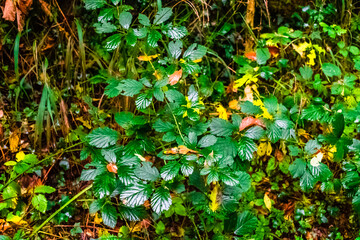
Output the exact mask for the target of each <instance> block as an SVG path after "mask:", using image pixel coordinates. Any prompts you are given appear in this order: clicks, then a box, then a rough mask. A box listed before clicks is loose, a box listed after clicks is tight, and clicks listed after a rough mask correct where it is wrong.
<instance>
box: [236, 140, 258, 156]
mask: <svg viewBox="0 0 360 240" xmlns="http://www.w3.org/2000/svg"><path fill="white" fill-rule="evenodd" d="M256 149H257V147H256V144H255V143H254V141H253V140H252V139H250V138H248V137H242V138H241V140H240V142H239V144H238V155H239V157H240V158H241V159H242V160H247V161H251V159H252V158H253V156H254V152H255V151H256Z"/></svg>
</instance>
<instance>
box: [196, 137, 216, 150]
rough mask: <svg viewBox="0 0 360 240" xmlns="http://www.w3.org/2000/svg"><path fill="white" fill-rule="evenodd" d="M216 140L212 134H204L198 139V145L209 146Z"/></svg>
mask: <svg viewBox="0 0 360 240" xmlns="http://www.w3.org/2000/svg"><path fill="white" fill-rule="evenodd" d="M216 140H217V138H216V137H215V136H214V135H206V136H204V137H202V138H201V139H200V140H199V142H198V146H199V147H200V148H206V147H210V146H212V145H214V144H215V143H216Z"/></svg>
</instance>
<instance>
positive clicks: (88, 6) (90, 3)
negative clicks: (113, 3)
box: [84, 0, 106, 10]
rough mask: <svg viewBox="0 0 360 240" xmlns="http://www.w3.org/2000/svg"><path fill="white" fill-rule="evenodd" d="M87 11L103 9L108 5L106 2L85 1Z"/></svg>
mask: <svg viewBox="0 0 360 240" xmlns="http://www.w3.org/2000/svg"><path fill="white" fill-rule="evenodd" d="M84 2H85V9H86V10H95V9H98V8H102V7H103V6H104V5H105V4H106V0H85V1H84Z"/></svg>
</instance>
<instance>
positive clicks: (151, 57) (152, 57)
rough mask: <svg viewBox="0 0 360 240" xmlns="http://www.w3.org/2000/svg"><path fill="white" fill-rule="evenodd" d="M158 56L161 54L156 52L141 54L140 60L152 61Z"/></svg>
mask: <svg viewBox="0 0 360 240" xmlns="http://www.w3.org/2000/svg"><path fill="white" fill-rule="evenodd" d="M158 56H160V54H155V55H150V56H148V55H144V56H139V57H138V59H139V61H151V60H153V59H154V58H157V57H158Z"/></svg>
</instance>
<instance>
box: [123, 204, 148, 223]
mask: <svg viewBox="0 0 360 240" xmlns="http://www.w3.org/2000/svg"><path fill="white" fill-rule="evenodd" d="M119 213H120V216H121V217H122V218H125V219H127V220H129V221H140V220H141V219H143V218H145V216H146V214H147V213H146V211H145V209H144V207H143V206H139V207H128V206H126V205H121V206H120V207H119Z"/></svg>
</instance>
